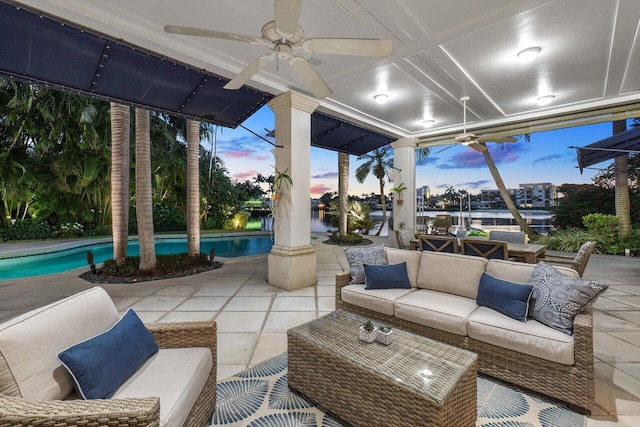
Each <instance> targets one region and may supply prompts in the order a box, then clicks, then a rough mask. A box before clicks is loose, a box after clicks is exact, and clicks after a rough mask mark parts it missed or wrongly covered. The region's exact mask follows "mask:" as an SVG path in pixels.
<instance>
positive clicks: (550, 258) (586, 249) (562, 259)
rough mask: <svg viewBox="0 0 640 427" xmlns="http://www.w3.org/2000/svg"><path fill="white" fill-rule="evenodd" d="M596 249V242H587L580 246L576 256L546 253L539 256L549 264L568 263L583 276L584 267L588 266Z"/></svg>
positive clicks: (539, 258) (540, 259)
mask: <svg viewBox="0 0 640 427" xmlns="http://www.w3.org/2000/svg"><path fill="white" fill-rule="evenodd" d="M595 249H596V242H585V243H583V244H582V245H581V246H580V249H578V253H577V254H576V256H575V257H571V256H567V255H549V254H545V255H544V256H541V257H538V260H539V261H544V262H546V263H549V264H563V265H568V266H569V267H570V268H572V269H574V270H575V271H577V272H578V274H579V275H580V277H582V273H584V269H585V268H586V267H587V262H588V261H589V257H591V254H592V253H593V251H594V250H595Z"/></svg>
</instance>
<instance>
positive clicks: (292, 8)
mask: <svg viewBox="0 0 640 427" xmlns="http://www.w3.org/2000/svg"><path fill="white" fill-rule="evenodd" d="M301 9H302V0H276V31H278V32H279V33H280V35H282V36H286V35H292V34H293V33H295V31H296V29H297V28H298V19H299V18H300V10H301Z"/></svg>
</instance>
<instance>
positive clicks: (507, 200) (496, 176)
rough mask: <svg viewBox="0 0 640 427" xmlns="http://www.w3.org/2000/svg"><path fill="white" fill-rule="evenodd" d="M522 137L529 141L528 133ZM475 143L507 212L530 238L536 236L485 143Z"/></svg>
mask: <svg viewBox="0 0 640 427" xmlns="http://www.w3.org/2000/svg"><path fill="white" fill-rule="evenodd" d="M523 137H524V138H525V140H526V141H529V138H530V137H529V135H524V136H523ZM477 144H478V145H480V146H481V147H482V149H481V150H480V151H481V152H482V156H483V157H484V161H485V163H486V164H487V167H488V168H489V172H491V176H492V177H493V180H494V181H495V183H496V187H498V191H499V192H500V196H501V197H502V200H504V204H505V205H506V206H507V209H509V212H511V215H512V216H513V217H514V218H515V220H516V223H518V225H519V226H520V228H521V229H522V231H524V232H525V233H527V235H528V236H529V238H530V239H532V238H534V237H535V236H537V234H538V233H536V232H535V231H534V230H532V229H531V227H529V224H527V222H526V221H525V220H524V218H522V215H520V212H519V211H518V208H517V207H516V205H515V203H513V200H512V199H511V196H510V195H509V191H508V190H507V186H506V185H505V184H504V181H503V180H502V176H500V172H498V168H497V167H496V164H495V162H494V161H493V157H491V153H490V152H489V149H488V148H487V144H486V143H485V142H478V143H477Z"/></svg>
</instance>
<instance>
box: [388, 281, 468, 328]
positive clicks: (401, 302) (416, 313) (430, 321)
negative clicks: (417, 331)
mask: <svg viewBox="0 0 640 427" xmlns="http://www.w3.org/2000/svg"><path fill="white" fill-rule="evenodd" d="M476 307H478V304H476V300H474V299H471V298H467V297H461V296H459V295H452V294H448V293H445V292H438V291H430V290H427V289H419V290H417V291H415V292H413V293H411V295H406V296H403V297H401V298H398V300H397V301H396V307H395V316H396V317H397V318H398V319H403V320H408V321H409V322H413V323H418V324H420V325H424V326H428V327H430V328H434V329H439V330H441V331H446V332H450V333H452V334H456V335H462V336H466V335H467V317H469V314H471V313H472V312H473V310H475V309H476Z"/></svg>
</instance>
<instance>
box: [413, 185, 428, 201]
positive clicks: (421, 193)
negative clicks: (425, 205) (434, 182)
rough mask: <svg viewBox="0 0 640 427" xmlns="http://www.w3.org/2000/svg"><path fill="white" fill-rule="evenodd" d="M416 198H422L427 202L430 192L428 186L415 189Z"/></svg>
mask: <svg viewBox="0 0 640 427" xmlns="http://www.w3.org/2000/svg"><path fill="white" fill-rule="evenodd" d="M416 197H417V198H418V199H420V198H422V199H424V200H428V199H429V198H430V197H431V190H430V189H429V186H428V185H423V186H422V187H420V188H417V189H416Z"/></svg>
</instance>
